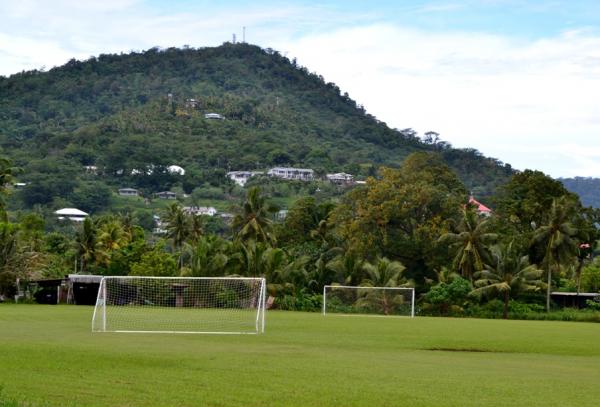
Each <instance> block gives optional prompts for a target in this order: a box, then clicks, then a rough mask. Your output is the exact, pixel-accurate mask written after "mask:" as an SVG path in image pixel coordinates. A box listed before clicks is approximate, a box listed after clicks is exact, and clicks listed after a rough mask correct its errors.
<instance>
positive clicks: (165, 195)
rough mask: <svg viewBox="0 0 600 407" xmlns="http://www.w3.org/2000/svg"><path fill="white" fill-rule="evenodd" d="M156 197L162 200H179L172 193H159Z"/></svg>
mask: <svg viewBox="0 0 600 407" xmlns="http://www.w3.org/2000/svg"><path fill="white" fill-rule="evenodd" d="M155 195H156V197H157V198H160V199H177V194H176V193H175V192H171V191H163V192H157V193H156V194H155Z"/></svg>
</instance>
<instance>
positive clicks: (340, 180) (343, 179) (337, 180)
mask: <svg viewBox="0 0 600 407" xmlns="http://www.w3.org/2000/svg"><path fill="white" fill-rule="evenodd" d="M327 179H328V180H329V182H331V183H332V184H336V185H350V184H353V183H354V176H353V175H352V174H346V173H345V172H338V173H336V174H327Z"/></svg>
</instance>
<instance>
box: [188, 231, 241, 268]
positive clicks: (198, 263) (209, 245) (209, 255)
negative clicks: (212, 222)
mask: <svg viewBox="0 0 600 407" xmlns="http://www.w3.org/2000/svg"><path fill="white" fill-rule="evenodd" d="M230 249H231V243H230V242H228V241H226V240H224V239H222V238H220V237H218V236H216V235H209V236H201V237H199V238H198V240H197V241H196V242H195V243H194V244H193V245H192V246H190V250H191V262H190V274H191V275H192V276H195V277H213V276H223V275H226V274H227V273H226V271H227V267H228V266H229V263H230V261H231V256H230V255H229V252H230Z"/></svg>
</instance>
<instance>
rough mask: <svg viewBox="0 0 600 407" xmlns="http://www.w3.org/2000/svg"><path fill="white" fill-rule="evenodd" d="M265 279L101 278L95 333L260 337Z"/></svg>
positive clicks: (263, 314) (96, 308)
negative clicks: (240, 335) (208, 334)
mask: <svg viewBox="0 0 600 407" xmlns="http://www.w3.org/2000/svg"><path fill="white" fill-rule="evenodd" d="M265 291H266V284H265V280H264V278H244V277H133V276H125V277H104V278H103V279H102V281H101V282H100V288H99V290H98V298H97V300H96V307H95V308H94V315H93V317H92V331H94V332H170V333H223V334H225V333H236V334H237V333H239V334H242V333H262V332H264V329H265Z"/></svg>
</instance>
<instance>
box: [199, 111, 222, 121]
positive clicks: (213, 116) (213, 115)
mask: <svg viewBox="0 0 600 407" xmlns="http://www.w3.org/2000/svg"><path fill="white" fill-rule="evenodd" d="M204 118H205V119H209V120H225V117H223V116H222V115H220V114H219V113H206V114H205V115H204Z"/></svg>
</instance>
